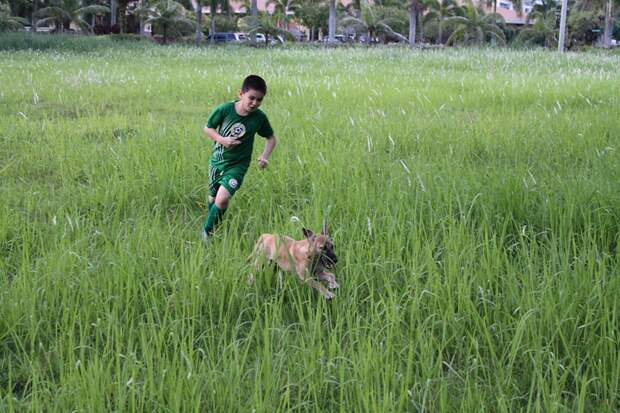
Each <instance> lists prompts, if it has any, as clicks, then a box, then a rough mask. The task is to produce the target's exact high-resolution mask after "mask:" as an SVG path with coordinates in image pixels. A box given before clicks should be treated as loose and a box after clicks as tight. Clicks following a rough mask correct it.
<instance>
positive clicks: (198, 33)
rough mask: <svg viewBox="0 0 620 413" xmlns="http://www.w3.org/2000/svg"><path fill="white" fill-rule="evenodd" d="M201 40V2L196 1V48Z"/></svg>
mask: <svg viewBox="0 0 620 413" xmlns="http://www.w3.org/2000/svg"><path fill="white" fill-rule="evenodd" d="M201 39H202V1H200V0H196V46H200V40H201Z"/></svg>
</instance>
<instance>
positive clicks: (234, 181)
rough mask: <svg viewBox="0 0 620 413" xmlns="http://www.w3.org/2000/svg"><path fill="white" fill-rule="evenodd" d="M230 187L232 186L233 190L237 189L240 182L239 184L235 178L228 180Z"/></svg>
mask: <svg viewBox="0 0 620 413" xmlns="http://www.w3.org/2000/svg"><path fill="white" fill-rule="evenodd" d="M228 185H230V187H231V188H233V189H235V188H236V187H237V185H239V182H237V180H236V179H235V178H230V179H229V180H228Z"/></svg>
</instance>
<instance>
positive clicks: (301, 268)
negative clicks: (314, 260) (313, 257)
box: [296, 263, 334, 300]
mask: <svg viewBox="0 0 620 413" xmlns="http://www.w3.org/2000/svg"><path fill="white" fill-rule="evenodd" d="M296 270H297V275H298V276H299V278H300V279H301V280H302V281H304V282H307V283H308V284H309V285H310V287H312V288H314V289H315V290H318V291H319V292H320V293H321V294H323V297H325V298H327V299H328V300H331V299H332V298H334V293H332V292H331V291H329V290H328V289H327V288H325V286H324V285H323V284H321V283H320V282H319V281H317V280H315V279H314V278H313V277H311V276H310V274H307V273H306V266H305V265H304V264H302V263H299V264H298V265H297V267H296Z"/></svg>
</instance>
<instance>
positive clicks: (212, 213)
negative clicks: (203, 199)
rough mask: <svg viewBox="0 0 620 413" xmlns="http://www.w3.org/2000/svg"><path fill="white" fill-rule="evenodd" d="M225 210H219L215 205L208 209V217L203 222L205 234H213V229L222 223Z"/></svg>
mask: <svg viewBox="0 0 620 413" xmlns="http://www.w3.org/2000/svg"><path fill="white" fill-rule="evenodd" d="M224 211H226V210H225V209H219V208H218V207H217V205H213V206H212V207H211V208H210V209H209V216H208V217H207V221H206V222H205V232H206V233H207V234H209V235H211V233H212V232H213V229H215V227H216V226H217V225H218V224H219V223H220V222H221V221H222V216H223V215H224Z"/></svg>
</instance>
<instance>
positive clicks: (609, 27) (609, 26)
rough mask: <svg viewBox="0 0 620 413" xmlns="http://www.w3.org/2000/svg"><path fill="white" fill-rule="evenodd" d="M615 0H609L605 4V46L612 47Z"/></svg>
mask: <svg viewBox="0 0 620 413" xmlns="http://www.w3.org/2000/svg"><path fill="white" fill-rule="evenodd" d="M613 8H614V0H607V4H606V5H605V28H604V29H603V47H605V48H606V49H609V48H611V37H612V34H613V31H614V17H613V16H614V14H613Z"/></svg>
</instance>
